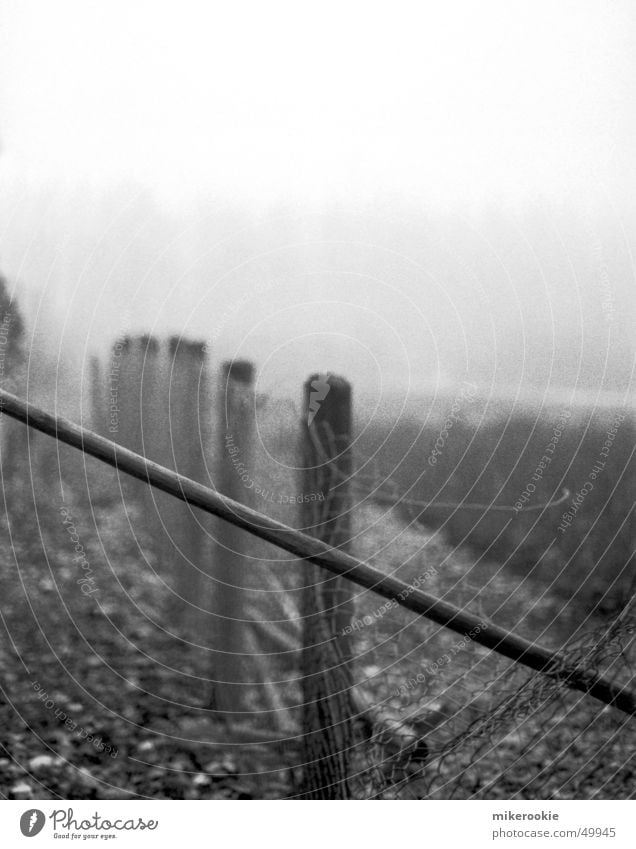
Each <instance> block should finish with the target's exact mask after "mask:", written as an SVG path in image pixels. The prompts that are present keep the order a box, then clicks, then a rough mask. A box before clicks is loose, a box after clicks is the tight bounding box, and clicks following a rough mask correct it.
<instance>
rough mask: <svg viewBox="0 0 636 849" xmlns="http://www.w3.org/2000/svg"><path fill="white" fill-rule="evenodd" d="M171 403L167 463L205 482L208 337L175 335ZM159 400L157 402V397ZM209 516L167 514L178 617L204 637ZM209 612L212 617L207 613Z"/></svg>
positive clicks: (181, 511)
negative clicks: (198, 339)
mask: <svg viewBox="0 0 636 849" xmlns="http://www.w3.org/2000/svg"><path fill="white" fill-rule="evenodd" d="M167 372H168V374H167V377H168V380H167V385H166V387H165V390H166V407H167V416H168V421H169V434H168V437H169V443H168V446H167V450H168V457H167V458H166V461H167V462H166V465H168V466H170V467H171V468H173V469H174V470H175V471H176V472H179V474H182V475H185V476H186V477H189V478H192V479H193V480H196V481H200V482H205V481H206V479H207V472H206V453H207V439H208V427H207V422H206V417H207V415H208V408H209V399H208V393H207V389H208V385H207V372H206V363H205V350H204V346H203V343H200V342H193V341H189V340H186V339H182V338H180V337H177V336H174V337H172V338H171V339H170V342H169V364H168V368H167ZM155 403H157V402H155ZM206 525H207V520H206V519H205V518H204V517H203V516H202V514H200V513H199V512H198V511H197V512H195V511H193V510H192V508H191V507H189V506H188V505H185V504H184V505H183V506H182V507H181V508H180V509H178V510H174V508H172V509H171V510H170V514H169V515H168V516H167V517H166V526H167V530H168V532H169V534H170V537H171V548H172V557H171V558H170V559H171V571H173V576H174V577H173V578H172V585H173V587H174V591H175V596H176V600H175V608H176V611H177V618H178V620H180V621H181V622H182V624H183V625H184V626H185V628H186V631H188V632H189V633H190V634H192V636H196V637H197V638H198V639H201V637H202V636H204V635H203V634H201V616H205V612H203V613H201V616H200V615H199V614H200V611H199V610H197V608H201V609H202V610H203V611H205V610H206V602H207V596H208V589H209V587H210V584H209V581H208V579H207V578H206V573H205V568H204V564H205V563H206V562H207V545H206V543H207V537H208V533H207V529H206ZM206 618H207V617H206Z"/></svg>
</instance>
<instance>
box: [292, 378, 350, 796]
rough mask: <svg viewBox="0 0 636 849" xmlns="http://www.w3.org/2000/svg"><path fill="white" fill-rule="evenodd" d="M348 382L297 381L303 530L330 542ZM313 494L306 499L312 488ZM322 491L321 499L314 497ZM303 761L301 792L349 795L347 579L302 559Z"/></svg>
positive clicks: (336, 528) (339, 541)
mask: <svg viewBox="0 0 636 849" xmlns="http://www.w3.org/2000/svg"><path fill="white" fill-rule="evenodd" d="M351 419H352V412H351V386H350V385H349V383H348V382H347V381H346V380H344V379H343V378H340V377H335V376H333V375H319V374H315V375H312V377H310V378H309V380H308V381H307V382H306V383H305V386H304V406H303V419H302V425H301V426H302V440H303V457H304V462H303V466H304V468H303V473H302V491H303V495H307V496H309V500H307V501H305V500H304V497H303V502H302V511H301V519H302V526H303V530H305V532H307V533H311V534H312V535H313V536H316V537H318V538H320V539H322V540H323V541H325V542H327V543H329V545H331V546H332V547H333V548H337V549H340V550H347V548H348V545H349V539H350V530H351V527H350V526H351V523H350V513H349V510H350V502H349V483H348V481H349V478H350V476H351V473H352V461H353V456H352V450H351V435H352V421H351ZM314 494H315V495H317V496H318V498H317V499H316V500H315V501H314V500H311V496H312V495H314ZM321 496H324V500H322V499H321ZM303 575H304V584H305V589H304V590H303V610H302V614H303V626H304V627H303V650H302V675H303V679H302V685H303V763H304V779H303V787H302V795H303V796H304V797H305V798H311V799H348V798H350V797H351V791H350V787H349V782H348V769H349V757H348V750H349V749H350V748H351V746H352V745H353V719H352V717H353V714H354V712H355V711H354V705H353V697H352V686H353V675H352V657H353V652H352V648H353V647H352V641H351V636H350V630H349V629H348V628H347V626H348V625H350V623H351V619H352V618H353V613H354V607H353V604H354V597H353V584H351V583H350V582H349V581H347V579H346V578H344V577H342V576H334V575H332V574H330V573H328V572H327V571H326V570H324V569H322V568H320V567H318V566H314V565H312V564H310V563H306V562H305V563H304V564H303Z"/></svg>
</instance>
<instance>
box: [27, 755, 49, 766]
mask: <svg viewBox="0 0 636 849" xmlns="http://www.w3.org/2000/svg"><path fill="white" fill-rule="evenodd" d="M54 765H55V758H54V757H52V756H51V755H36V757H34V758H31V759H30V761H29V769H45V768H46V767H51V766H54Z"/></svg>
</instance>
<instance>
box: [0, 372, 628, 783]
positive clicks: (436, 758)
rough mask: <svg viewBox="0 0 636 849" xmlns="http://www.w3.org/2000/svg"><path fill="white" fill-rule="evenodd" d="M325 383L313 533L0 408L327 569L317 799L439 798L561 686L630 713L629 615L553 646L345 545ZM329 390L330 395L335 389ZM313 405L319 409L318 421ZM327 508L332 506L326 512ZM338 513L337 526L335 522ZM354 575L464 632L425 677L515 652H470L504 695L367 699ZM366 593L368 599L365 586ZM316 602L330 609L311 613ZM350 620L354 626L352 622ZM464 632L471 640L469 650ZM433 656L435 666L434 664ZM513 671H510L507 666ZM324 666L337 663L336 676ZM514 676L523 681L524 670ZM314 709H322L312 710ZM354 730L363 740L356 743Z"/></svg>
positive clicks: (309, 521)
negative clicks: (458, 705) (618, 671)
mask: <svg viewBox="0 0 636 849" xmlns="http://www.w3.org/2000/svg"><path fill="white" fill-rule="evenodd" d="M321 379H322V378H320V377H318V376H316V377H314V378H312V379H311V380H310V382H309V383H308V384H307V386H306V389H305V403H306V409H305V417H304V419H303V421H304V422H305V424H304V425H303V427H304V429H305V445H306V448H307V451H308V453H309V454H310V455H312V456H313V462H309V463H307V464H306V467H307V469H309V470H310V471H308V472H307V473H306V474H307V475H308V478H307V480H306V482H305V484H304V486H306V487H307V488H312V491H313V490H315V489H318V488H321V487H322V488H323V489H325V490H326V491H328V492H330V493H335V499H336V500H334V496H332V497H331V499H329V500H328V501H327V502H326V503H325V504H324V508H323V509H324V510H325V511H326V512H325V513H324V514H323V515H322V516H320V515H316V513H315V509H316V504H320V505H323V502H315V503H314V507H313V509H312V511H311V512H310V511H307V512H306V513H305V516H304V518H305V522H304V524H305V525H306V527H308V528H309V529H311V530H312V533H313V534H315V535H309V534H307V533H304V532H303V531H299V530H297V529H294V528H292V527H290V526H288V525H285V524H283V523H281V522H278V521H276V520H274V519H272V518H270V517H268V516H265V515H264V514H262V513H259V512H257V511H256V510H254V509H252V508H250V507H248V506H246V505H243V504H240V503H239V502H238V501H236V500H235V499H231V498H229V497H227V495H224V494H221V493H219V492H217V491H215V490H212V489H210V488H208V487H205V486H203V485H202V484H200V483H197V482H196V481H193V480H191V479H189V478H187V477H185V476H184V475H181V474H179V473H178V472H174V471H172V470H170V469H167V468H165V467H162V466H159V465H158V464H156V463H154V462H152V461H150V460H148V459H146V458H145V457H143V456H141V455H139V454H138V453H135V452H133V451H131V450H130V449H128V448H125V447H123V446H121V445H117V444H115V443H113V442H111V441H110V440H108V439H106V438H105V437H100V436H98V435H97V434H94V433H92V432H90V431H88V430H86V429H84V428H81V427H78V426H77V425H75V424H73V423H72V422H69V421H66V420H64V419H61V418H59V417H53V416H51V415H48V414H47V413H45V412H43V411H41V410H39V409H37V408H35V407H33V406H32V405H29V404H26V403H24V402H22V401H21V400H19V399H18V398H16V397H15V396H13V395H10V394H9V393H7V392H2V393H1V394H0V405H1V409H2V411H4V412H5V413H7V414H8V415H9V416H11V417H13V418H15V419H18V420H19V421H21V422H23V423H25V424H27V425H29V426H30V427H32V428H35V429H36V430H39V431H41V432H43V433H46V434H49V435H51V436H54V437H55V438H56V439H58V440H59V441H61V442H63V443H66V444H68V445H71V446H72V447H75V448H78V449H80V450H81V451H83V452H84V453H85V454H87V455H90V456H93V457H95V458H97V459H99V460H101V461H102V462H105V463H107V464H109V465H111V466H113V467H114V468H116V469H117V470H118V471H121V472H125V473H126V474H127V475H130V476H132V477H133V478H137V479H138V480H141V481H143V482H144V483H146V484H149V485H151V486H152V487H155V488H156V489H159V490H161V491H163V492H165V493H168V494H169V495H171V496H174V497H176V498H178V499H180V500H181V501H184V502H186V503H187V504H188V505H190V506H191V507H195V508H199V509H201V510H204V511H206V512H208V513H211V514H212V515H214V516H217V517H219V518H220V519H221V520H223V521H224V522H227V523H229V524H231V525H233V526H235V527H237V528H240V529H242V530H244V531H246V532H248V533H250V534H252V535H254V536H256V537H258V538H260V539H261V540H265V541H267V542H269V543H272V544H274V545H276V546H278V547H280V548H282V549H284V550H286V551H288V552H290V553H291V554H293V555H295V556H296V557H299V558H301V559H303V560H304V561H308V562H309V563H312V564H315V566H316V567H318V568H319V569H321V570H326V572H327V573H329V574H330V575H332V576H334V577H333V578H332V579H331V580H332V582H333V583H332V585H331V587H330V590H331V591H332V594H331V598H328V599H327V602H326V604H325V599H324V598H323V599H322V601H321V605H322V607H320V606H318V607H317V606H316V595H315V593H316V588H317V587H321V586H323V585H325V584H328V582H325V581H324V579H319V580H316V581H313V582H311V581H310V582H308V587H309V588H310V589H309V590H308V592H307V598H308V599H310V598H311V601H308V606H307V610H306V613H307V614H308V615H307V617H306V621H305V625H306V629H305V657H306V664H305V672H306V673H307V674H306V678H305V695H306V698H305V705H306V706H308V707H306V717H305V723H304V738H303V739H304V741H305V755H304V759H305V764H306V765H307V764H310V765H311V764H313V765H314V766H315V767H316V768H315V769H312V768H311V766H309V767H307V766H306V767H305V770H304V774H305V775H304V782H303V784H302V785H301V787H300V793H301V795H307V796H310V797H312V798H321V797H323V798H324V797H329V798H332V797H334V796H335V797H338V798H351V797H355V796H356V795H358V796H362V797H365V798H368V797H370V796H383V797H391V796H402V795H404V792H405V788H408V792H413V793H414V794H415V795H417V796H418V797H422V796H430V795H434V793H442V794H444V793H445V792H448V788H449V787H452V792H459V788H461V787H463V786H464V784H465V782H466V781H467V780H468V778H467V776H470V769H468V766H469V765H470V764H474V763H475V762H476V761H478V760H479V759H480V758H481V757H483V750H484V748H485V749H486V750H488V747H489V746H490V741H491V740H492V737H493V735H495V734H498V733H501V732H502V731H507V730H509V729H510V726H511V724H512V725H514V723H515V722H516V721H518V720H519V718H520V717H523V716H524V715H525V716H527V715H529V714H530V713H532V712H533V711H537V710H539V709H540V710H546V707H547V706H548V705H550V704H551V705H553V706H554V705H558V706H559V708H560V709H561V710H562V709H563V698H564V694H565V693H566V692H568V691H569V692H571V693H573V694H575V693H577V692H578V693H584V694H585V695H587V696H591V697H593V698H595V699H597V700H599V701H600V702H603V703H604V704H606V705H608V706H611V707H614V708H617V709H618V710H619V711H622V712H624V713H625V714H627V715H629V716H633V715H634V714H635V713H636V697H635V695H634V693H633V692H632V691H630V690H629V688H628V686H627V684H628V681H629V679H630V678H631V677H632V676H631V670H628V671H629V672H630V676H629V678H627V677H626V676H623V677H622V678H621V679H617V677H616V676H615V675H612V674H608V673H607V670H608V669H609V670H610V672H611V671H612V658H613V657H614V656H615V653H616V652H618V656H622V655H621V652H622V650H623V643H622V640H623V638H624V636H625V635H629V634H631V633H632V630H631V629H632V627H633V625H632V622H631V620H629V618H628V617H627V615H625V616H623V617H622V618H619V619H618V620H617V621H616V622H615V623H613V624H612V625H611V626H610V627H608V628H606V629H604V631H603V632H602V633H599V634H595V635H592V636H591V637H590V636H588V638H587V641H586V640H583V641H581V640H579V642H578V643H577V644H576V645H572V646H568V647H567V648H566V649H565V650H563V651H561V652H557V651H552V650H549V649H547V648H545V647H542V646H540V645H536V644H534V643H532V642H529V641H528V640H525V639H523V638H522V637H520V636H519V635H517V634H515V633H512V632H511V631H509V630H508V629H506V628H504V627H501V626H500V625H498V624H496V623H495V622H494V621H491V620H489V619H488V620H485V619H484V617H483V616H481V615H478V614H477V613H473V612H470V611H469V610H468V609H467V607H466V606H463V607H462V606H461V605H457V604H452V603H449V602H447V601H445V600H443V599H440V598H437V597H435V596H434V595H432V594H431V593H428V592H424V591H423V590H422V589H420V588H419V587H418V586H417V585H416V584H417V582H418V581H417V579H415V580H414V581H413V582H412V583H408V582H405V581H403V580H400V579H399V578H397V577H395V576H393V575H391V574H386V572H385V571H383V570H382V569H379V568H376V567H374V566H371V565H370V564H369V563H365V562H363V561H361V560H360V559H358V558H356V557H354V556H352V555H351V554H348V553H347V552H346V551H345V550H343V549H344V548H345V547H346V543H347V540H348V539H350V538H351V536H352V532H351V528H348V527H347V526H346V525H344V526H343V524H342V518H341V517H342V516H347V515H348V513H349V510H348V507H347V505H348V503H349V501H350V499H351V492H352V490H353V487H351V488H349V489H347V487H346V486H344V485H343V481H346V480H347V477H348V476H350V473H351V467H350V465H348V464H347V462H346V461H345V460H346V452H345V460H343V458H342V455H343V452H342V451H341V448H339V445H338V442H339V439H342V438H344V440H345V443H346V444H347V445H348V444H349V442H350V440H349V439H348V437H347V412H346V411H347V407H348V404H349V399H348V387H347V386H346V384H345V383H344V382H341V383H338V382H337V381H333V379H331V380H332V382H331V385H330V391H331V392H333V395H332V396H331V399H330V401H329V402H328V403H325V401H326V399H323V401H322V402H319V403H320V406H319V407H318V409H317V410H312V400H313V399H312V389H313V391H316V390H315V382H316V380H318V381H320V380H321ZM334 389H335V391H334ZM326 397H327V398H329V395H327V396H326ZM314 406H315V405H314ZM312 413H315V415H313V417H312ZM343 416H344V418H343ZM338 417H339V419H340V420H339V421H338ZM310 419H311V421H310ZM335 434H338V436H337V437H336V436H335ZM312 469H313V471H311V470H312ZM316 470H318V472H316ZM316 473H319V474H320V475H322V480H321V482H320V484H319V483H318V482H317V481H316V480H315V475H316ZM329 510H331V511H332V513H331V516H330V515H329ZM336 517H338V519H339V521H338V522H335V521H334V520H335V518H336ZM320 528H322V530H319V529H320ZM320 536H322V537H323V538H322V539H321V538H319V537H320ZM352 585H358V586H360V587H363V588H365V589H368V590H371V591H372V593H373V594H374V595H377V596H381V597H382V598H384V599H386V600H387V601H386V602H384V605H385V606H386V605H390V607H386V610H392V609H396V608H398V607H399V608H400V609H404V610H407V611H411V612H413V613H415V614H417V615H418V616H421V617H424V618H425V619H426V620H429V621H431V622H433V623H437V624H439V625H442V626H443V627H444V628H445V629H448V632H454V633H455V634H457V635H459V637H460V640H459V641H456V642H455V643H454V644H453V646H452V648H451V649H450V650H449V651H450V652H451V654H450V655H449V651H443V652H440V654H439V656H438V655H437V654H436V655H435V658H434V659H433V661H432V662H431V660H430V659H431V652H432V651H433V647H434V646H435V644H436V640H437V642H439V638H438V636H437V634H436V635H435V638H431V639H430V640H427V643H426V651H425V653H426V656H427V662H428V663H427V666H426V667H425V668H426V669H427V672H426V676H428V677H431V675H433V676H434V675H435V674H438V672H439V668H440V667H442V666H443V665H444V663H445V661H444V660H443V657H450V656H452V657H455V656H456V655H461V652H463V651H464V650H465V649H466V648H469V650H470V651H474V650H475V648H476V647H477V646H481V647H483V648H485V649H488V650H490V652H489V654H488V655H487V657H488V658H489V659H490V660H492V658H497V657H500V658H502V659H507V660H510V661H513V662H514V664H513V666H512V667H510V666H509V665H507V666H506V667H505V669H506V670H507V673H506V674H508V676H509V677H508V678H507V681H506V686H502V682H501V675H502V672H501V669H500V668H498V667H496V663H495V667H493V668H488V667H487V664H486V663H485V662H484V660H483V658H478V659H477V661H476V662H475V665H476V666H479V665H480V664H481V667H482V670H483V674H482V676H481V682H480V684H481V687H482V690H485V689H487V686H486V684H487V676H488V675H489V676H491V677H490V681H491V682H497V686H498V690H499V695H500V696H501V693H502V691H505V690H506V687H508V688H509V691H508V692H505V693H504V696H503V698H500V699H499V700H498V701H497V703H496V704H494V702H491V703H489V704H488V705H487V708H486V710H482V711H481V713H480V712H479V709H476V710H475V711H473V712H471V710H472V706H473V702H477V701H478V700H479V699H478V696H479V694H478V693H476V692H473V693H472V694H471V693H469V692H466V693H463V696H464V701H465V703H464V706H463V707H464V710H463V711H462V716H461V721H459V719H458V713H459V712H458V711H456V712H455V713H452V714H449V713H448V711H446V712H445V711H443V710H437V711H436V710H435V708H434V707H431V705H430V704H427V705H426V707H425V709H424V710H422V711H421V712H420V713H419V714H418V712H417V711H411V713H412V714H413V718H412V721H405V720H404V717H403V716H399V715H397V714H395V713H393V714H392V713H391V710H389V709H387V708H386V706H385V705H384V703H388V702H389V701H390V699H386V698H385V699H376V700H375V701H373V702H370V701H369V699H368V698H365V695H364V693H363V691H362V688H360V687H359V686H357V685H356V684H355V683H354V678H353V676H352V675H350V674H349V673H348V672H347V670H348V669H349V666H350V660H351V649H350V648H348V647H347V643H348V640H347V639H344V637H345V635H347V636H348V635H350V634H351V632H352V630H354V629H356V624H355V623H356V620H355V619H354V618H353V615H354V614H353V611H352V608H351V603H352V598H351V593H350V592H348V591H347V587H350V586H352ZM323 588H324V586H323ZM310 593H311V595H310ZM365 598H367V599H368V596H367V597H365ZM321 609H322V611H323V613H324V615H317V616H316V615H313V616H312V615H310V614H311V613H312V612H313V613H315V611H316V610H321ZM386 610H385V611H384V612H386ZM360 615H361V614H360ZM367 615H371V614H367ZM373 616H375V617H376V618H380V619H381V618H382V616H383V612H382V610H381V611H380V614H378V611H377V610H374V611H373ZM363 621H364V620H363ZM318 625H319V626H320V628H321V629H322V638H321V636H320V634H318V635H317V636H316V631H317V626H318ZM325 628H326V632H327V633H326V638H325V634H324V629H325ZM347 628H350V629H351V630H350V631H349V632H347ZM462 641H464V643H465V645H463V646H462V645H461V643H462ZM317 645H322V646H323V647H324V646H325V645H326V646H327V647H328V648H327V652H328V653H331V655H332V660H331V661H330V662H329V660H328V658H327V662H325V656H324V653H323V652H321V653H320V656H319V657H316V654H315V647H316V646H317ZM458 646H460V647H459V648H458ZM422 650H423V649H422V648H420V651H422ZM323 651H324V648H323ZM503 662H504V663H505V662H506V661H505V660H504V661H503ZM431 666H437V667H438V668H437V669H435V670H433V671H431V670H430V667H431ZM511 669H512V670H514V672H512V673H511V672H510V670H511ZM325 670H327V675H325ZM329 670H332V671H334V674H333V675H332V680H331V681H329V672H328V671H329ZM523 670H526V673H523ZM527 670H529V672H527ZM519 672H521V673H522V674H525V676H526V677H524V678H523V679H522V680H520V679H519ZM458 677H461V676H458ZM421 683H422V681H420V680H419V676H415V677H414V678H413V679H404V680H403V681H402V684H401V686H402V687H403V688H404V695H405V696H406V697H407V699H408V700H409V701H410V702H411V703H412V704H416V703H417V702H418V700H419V696H420V694H419V692H418V687H419V685H420V684H421ZM316 685H318V692H316ZM459 689H461V688H459ZM334 694H335V696H336V698H334ZM557 696H558V698H557ZM321 705H322V706H323V707H324V706H325V705H326V706H327V713H326V716H327V721H326V722H325V719H324V715H323V712H322V711H319V710H316V707H318V706H321ZM378 705H379V706H378ZM319 714H320V716H322V718H319V717H318V715H319ZM468 716H469V717H472V719H471V721H467V717H468ZM454 726H455V727H454ZM357 737H359V740H358V741H357V742H356V740H357ZM480 747H481V748H480ZM467 752H470V753H471V754H470V764H468V765H467V764H462V763H461V756H462V753H464V754H465V753H467ZM343 753H346V756H343ZM458 753H459V755H458ZM449 763H452V766H451V767H450V772H451V773H453V770H454V774H453V775H450V774H449V767H448V764H449ZM432 765H433V766H432ZM308 776H309V778H308ZM470 780H472V779H470ZM464 789H465V788H464Z"/></svg>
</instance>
